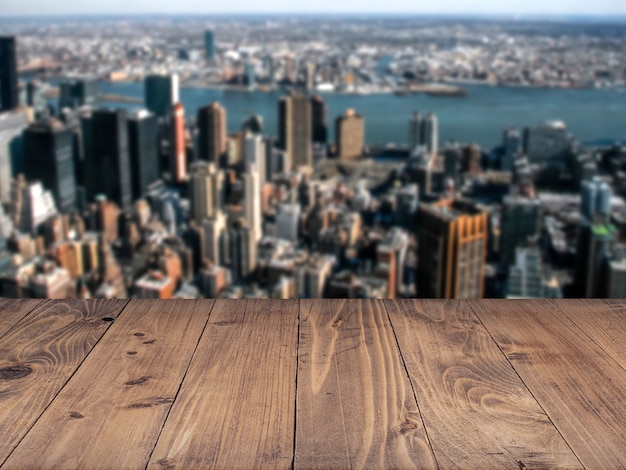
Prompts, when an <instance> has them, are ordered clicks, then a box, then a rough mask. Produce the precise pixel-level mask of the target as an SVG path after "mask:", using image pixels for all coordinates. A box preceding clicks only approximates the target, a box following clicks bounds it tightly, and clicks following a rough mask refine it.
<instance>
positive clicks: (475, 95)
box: [100, 82, 626, 148]
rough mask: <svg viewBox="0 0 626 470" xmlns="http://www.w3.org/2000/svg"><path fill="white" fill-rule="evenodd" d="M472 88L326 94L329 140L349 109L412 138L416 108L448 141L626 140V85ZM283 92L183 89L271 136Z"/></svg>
mask: <svg viewBox="0 0 626 470" xmlns="http://www.w3.org/2000/svg"><path fill="white" fill-rule="evenodd" d="M466 88H467V90H468V91H469V94H468V96H467V97H437V96H428V95H424V94H420V95H407V96H396V95H393V94H372V95H356V94H340V93H333V94H323V95H322V96H323V97H324V99H325V100H326V102H327V103H328V118H329V138H330V139H331V140H332V139H334V119H335V117H336V116H337V115H339V114H340V113H342V112H343V111H344V110H345V109H347V108H354V109H355V110H356V111H357V112H359V113H362V114H363V115H364V116H365V123H366V140H367V143H368V144H375V143H376V144H380V143H387V142H393V143H397V144H404V143H406V142H407V139H408V136H407V134H408V120H409V117H410V115H411V113H412V112H413V111H415V110H419V111H420V112H424V113H426V112H429V111H432V112H434V113H435V114H436V115H437V117H438V118H439V137H440V143H441V144H443V143H445V142H446V141H448V140H451V139H453V140H457V141H460V142H476V143H478V144H479V145H481V146H482V147H484V148H491V147H493V146H495V145H498V144H499V142H500V138H501V135H502V130H503V129H504V128H506V127H508V126H515V127H520V128H523V127H525V126H529V125H535V124H539V123H541V122H544V121H546V120H562V121H565V123H566V124H567V127H568V129H569V131H570V132H571V133H573V134H574V135H575V136H576V137H577V138H578V140H580V141H581V142H589V141H608V142H610V141H614V140H621V141H624V140H626V90H625V89H624V88H612V89H570V90H550V89H532V88H506V87H489V86H474V85H468V86H466ZM100 92H101V93H105V94H114V95H123V96H132V97H136V98H142V97H143V84H142V83H111V82H102V83H101V84H100ZM281 95H282V93H281V92H279V91H273V92H260V91H224V90H218V89H198V88H182V89H181V90H180V97H181V101H182V103H183V105H184V106H185V110H186V111H187V115H188V116H189V117H192V116H195V113H196V110H197V109H198V107H200V106H203V105H205V104H208V103H210V102H212V101H214V100H217V101H219V102H220V103H221V104H222V105H223V106H225V107H226V109H227V113H228V131H229V132H235V131H237V130H238V129H239V128H240V126H241V123H242V122H243V121H244V119H246V118H247V117H249V116H250V115H251V114H259V115H261V116H262V117H263V120H264V133H266V134H269V135H277V122H276V119H277V100H278V98H279V97H280V96H281ZM101 105H102V106H106V107H109V106H119V107H123V108H127V109H131V108H136V107H137V105H136V104H131V103H111V102H102V103H101Z"/></svg>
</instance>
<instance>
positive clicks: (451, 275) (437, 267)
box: [416, 199, 488, 299]
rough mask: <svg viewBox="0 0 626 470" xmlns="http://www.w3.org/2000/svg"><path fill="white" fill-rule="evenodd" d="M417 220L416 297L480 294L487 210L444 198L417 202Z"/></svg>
mask: <svg viewBox="0 0 626 470" xmlns="http://www.w3.org/2000/svg"><path fill="white" fill-rule="evenodd" d="M418 220H419V230H418V235H417V245H418V252H417V279H416V280H417V295H418V297H426V298H441V299H446V298H482V297H483V292H484V271H485V256H486V253H487V230H488V228H487V213H486V212H484V211H482V210H481V209H480V208H478V207H477V206H476V205H475V204H473V203H470V202H468V201H465V200H460V199H455V200H451V199H447V200H442V201H439V202H437V203H435V204H432V205H426V204H422V205H420V208H419V212H418Z"/></svg>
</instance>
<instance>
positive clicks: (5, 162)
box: [0, 110, 28, 204]
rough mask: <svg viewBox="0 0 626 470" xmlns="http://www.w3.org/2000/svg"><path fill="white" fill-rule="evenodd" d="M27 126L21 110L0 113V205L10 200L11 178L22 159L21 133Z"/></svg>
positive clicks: (24, 115)
mask: <svg viewBox="0 0 626 470" xmlns="http://www.w3.org/2000/svg"><path fill="white" fill-rule="evenodd" d="M27 126H28V119H27V117H26V113H25V112H24V111H22V110H14V111H9V112H5V113H0V203H4V204H8V203H9V202H10V200H11V178H12V177H13V176H15V175H16V170H17V167H18V166H19V165H20V163H21V162H20V160H22V159H23V138H22V133H23V131H24V129H26V127H27Z"/></svg>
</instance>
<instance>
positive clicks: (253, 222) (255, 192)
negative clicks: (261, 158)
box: [243, 163, 263, 241]
mask: <svg viewBox="0 0 626 470" xmlns="http://www.w3.org/2000/svg"><path fill="white" fill-rule="evenodd" d="M256 168H257V167H256V165H255V164H254V163H249V164H248V165H246V172H245V173H244V175H243V181H244V215H245V218H246V223H247V225H248V227H249V228H250V229H251V230H252V232H253V236H254V239H255V241H259V240H260V239H261V237H262V236H263V230H262V226H261V224H262V220H261V184H260V181H259V172H258V171H257V169H256Z"/></svg>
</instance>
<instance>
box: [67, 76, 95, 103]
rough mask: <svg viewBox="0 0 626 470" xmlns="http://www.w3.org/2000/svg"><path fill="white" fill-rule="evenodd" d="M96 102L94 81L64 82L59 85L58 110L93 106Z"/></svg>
mask: <svg viewBox="0 0 626 470" xmlns="http://www.w3.org/2000/svg"><path fill="white" fill-rule="evenodd" d="M97 100H98V81H97V80H95V79H83V80H66V81H63V82H61V84H60V85H59V109H62V108H72V109H74V108H78V107H80V106H94V105H95V104H96V102H97Z"/></svg>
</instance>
